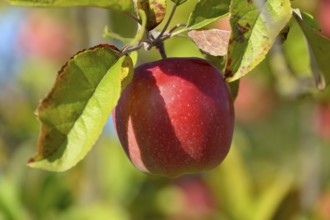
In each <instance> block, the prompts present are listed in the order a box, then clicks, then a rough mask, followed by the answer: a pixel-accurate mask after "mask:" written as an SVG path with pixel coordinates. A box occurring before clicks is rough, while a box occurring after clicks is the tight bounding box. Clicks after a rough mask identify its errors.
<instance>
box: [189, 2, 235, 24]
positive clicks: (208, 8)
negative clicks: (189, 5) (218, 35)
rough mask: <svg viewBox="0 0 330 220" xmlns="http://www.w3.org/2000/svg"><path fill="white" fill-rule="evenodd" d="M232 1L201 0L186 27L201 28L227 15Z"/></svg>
mask: <svg viewBox="0 0 330 220" xmlns="http://www.w3.org/2000/svg"><path fill="white" fill-rule="evenodd" d="M230 2H231V1H230V0H221V1H219V0H199V1H198V3H197V4H196V6H195V9H194V11H193V12H192V13H191V15H190V17H189V20H188V24H187V27H186V28H188V29H189V30H193V29H199V28H202V27H204V26H206V25H208V24H210V23H211V22H213V21H215V20H217V19H218V18H221V17H224V16H226V15H227V14H228V11H229V5H230Z"/></svg>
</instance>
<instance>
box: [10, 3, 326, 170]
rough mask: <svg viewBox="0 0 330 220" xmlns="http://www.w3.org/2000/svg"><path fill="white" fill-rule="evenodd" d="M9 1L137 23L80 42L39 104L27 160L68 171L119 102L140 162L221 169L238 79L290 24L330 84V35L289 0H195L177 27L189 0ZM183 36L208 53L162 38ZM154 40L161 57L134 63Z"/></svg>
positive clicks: (318, 82)
mask: <svg viewBox="0 0 330 220" xmlns="http://www.w3.org/2000/svg"><path fill="white" fill-rule="evenodd" d="M7 1H8V2H9V3H10V4H11V5H14V6H27V7H74V6H81V7H82V6H83V7H99V8H104V9H108V10H111V11H113V13H118V14H120V15H121V16H127V17H129V18H130V19H132V20H133V21H134V22H135V23H136V34H135V35H134V36H132V38H130V39H127V38H123V37H122V36H120V35H119V34H118V33H115V32H113V31H111V30H110V29H109V28H106V30H105V33H104V35H105V36H107V37H109V38H113V39H117V40H119V41H122V45H123V46H122V47H121V48H117V47H116V46H114V45H109V44H104V43H103V42H100V44H99V45H95V46H94V47H92V48H87V49H86V48H81V51H79V52H77V53H76V54H75V55H73V56H72V57H71V58H70V59H69V60H68V61H67V62H66V63H65V64H64V65H63V67H62V68H61V69H60V70H59V72H58V75H57V78H56V81H55V83H54V85H53V87H52V88H51V89H50V91H49V93H48V94H47V95H46V96H45V98H43V99H42V100H41V102H40V104H39V106H38V108H37V110H36V115H37V117H38V119H39V121H40V122H41V131H40V135H39V141H38V149H37V153H36V155H34V156H33V157H32V158H31V159H30V160H29V161H28V165H29V166H31V167H34V168H41V169H46V170H51V171H65V170H68V169H70V168H71V167H73V166H74V165H76V164H77V163H78V162H79V161H81V160H82V159H83V158H84V157H85V156H86V154H87V153H88V152H89V151H90V150H91V148H92V147H93V145H94V144H95V142H96V141H97V139H98V138H99V136H100V134H101V132H102V130H103V127H104V126H105V124H106V122H107V120H108V118H109V115H110V114H111V113H112V112H113V111H114V109H115V114H114V119H115V120H114V121H115V124H116V128H117V132H118V136H119V139H120V141H121V144H122V145H123V147H124V149H125V152H126V154H127V155H128V157H129V158H130V159H131V161H132V162H133V163H134V165H135V166H136V167H138V168H139V169H141V170H143V171H145V172H150V173H156V174H162V175H167V176H176V175H181V174H184V173H189V172H199V171H202V170H205V169H210V168H213V167H215V166H216V165H218V164H219V163H220V162H221V161H222V160H223V159H224V158H225V156H226V154H227V153H228V151H229V147H230V144H231V139H232V134H233V129H234V127H233V126H234V113H233V101H234V100H235V97H236V96H237V93H238V92H239V84H240V79H241V78H242V77H244V76H245V75H246V74H248V73H250V72H251V71H252V70H253V69H254V68H255V67H256V66H258V65H259V64H260V63H261V62H262V61H263V60H264V59H265V57H266V56H267V54H268V53H269V51H270V50H273V49H274V48H281V45H282V44H283V42H285V41H286V40H287V37H288V33H289V32H290V28H291V26H292V24H296V25H298V26H299V28H300V29H301V31H302V32H303V34H304V36H305V39H306V47H307V48H308V51H309V57H308V59H309V60H308V65H309V67H310V68H311V70H312V71H311V72H312V75H311V76H310V78H312V79H314V81H315V85H314V87H315V88H317V89H318V90H323V89H325V88H326V87H327V86H328V84H329V83H330V66H329V65H330V64H329V62H328V60H327V59H328V58H327V57H326V56H324V54H325V53H326V52H327V51H329V50H330V41H329V39H327V38H326V37H325V36H323V35H322V33H321V30H320V27H319V25H318V23H317V22H316V20H315V19H314V18H313V17H312V16H311V15H309V14H308V13H306V12H304V11H302V10H300V9H298V8H293V7H292V6H291V1H290V0H244V1H242V0H231V1H230V0H199V1H198V2H197V3H196V5H195V7H194V9H193V10H192V11H191V14H190V16H189V17H187V18H186V21H185V23H178V24H175V25H174V26H171V21H172V18H173V17H174V15H175V14H176V13H177V9H178V8H179V7H185V4H186V3H187V0H171V1H169V0H168V1H166V0H119V1H114V0H94V1H87V0H66V1H59V0H54V1H47V0H7ZM224 17H229V19H230V29H231V30H230V31H228V30H220V29H212V28H209V27H210V26H209V25H210V24H211V23H213V22H216V21H218V20H219V19H221V18H224ZM95 19H97V18H95ZM159 27H162V28H159ZM100 34H102V33H100ZM177 37H184V38H185V39H187V40H191V41H193V42H194V43H195V45H196V47H197V48H198V49H199V50H201V51H202V53H203V54H204V59H196V58H193V57H188V58H173V57H168V56H167V54H166V45H165V44H164V42H166V41H167V40H168V39H171V38H177ZM175 46H176V47H180V45H175ZM152 48H156V49H157V50H158V51H159V53H160V56H161V60H160V61H156V62H153V63H149V62H147V63H146V64H142V65H141V66H139V67H137V68H136V69H135V70H134V68H135V66H136V64H137V56H138V52H139V51H141V50H145V51H150V50H151V49H152ZM279 70H280V68H279ZM311 91H312V92H311V94H314V93H318V92H315V90H314V89H313V88H311ZM317 97H320V96H319V95H318V96H317ZM116 106H117V107H116Z"/></svg>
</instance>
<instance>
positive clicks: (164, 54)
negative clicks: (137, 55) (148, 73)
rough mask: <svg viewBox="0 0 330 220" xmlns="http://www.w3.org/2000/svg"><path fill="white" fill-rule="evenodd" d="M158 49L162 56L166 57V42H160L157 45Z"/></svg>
mask: <svg viewBox="0 0 330 220" xmlns="http://www.w3.org/2000/svg"><path fill="white" fill-rule="evenodd" d="M156 48H157V50H158V51H159V53H160V55H161V56H162V59H163V60H164V59H166V58H167V56H166V52H165V47H164V42H162V41H161V42H160V43H159V44H157V45H156Z"/></svg>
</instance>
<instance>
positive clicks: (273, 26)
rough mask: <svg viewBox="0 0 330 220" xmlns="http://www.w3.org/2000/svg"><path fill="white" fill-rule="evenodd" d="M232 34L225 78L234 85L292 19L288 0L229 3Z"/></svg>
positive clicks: (263, 54) (261, 57) (267, 49)
mask: <svg viewBox="0 0 330 220" xmlns="http://www.w3.org/2000/svg"><path fill="white" fill-rule="evenodd" d="M230 13H231V19H230V25H231V28H232V33H231V37H230V41H229V47H228V53H227V63H226V70H225V77H226V80H227V81H229V82H230V81H234V80H237V79H239V78H241V77H242V76H244V75H245V74H247V73H248V72H250V71H251V70H252V69H253V68H254V67H256V66H257V65H258V64H259V63H260V62H261V61H262V60H263V59H264V58H265V56H266V54H267V53H268V51H269V49H270V48H271V47H272V45H273V43H274V42H275V39H276V37H277V36H278V34H279V33H280V32H281V31H282V29H283V28H284V27H285V26H286V25H287V24H288V22H289V21H290V18H291V16H292V10H291V5H290V0H268V1H266V2H263V1H260V0H254V1H252V0H250V1H241V0H232V3H231V6H230Z"/></svg>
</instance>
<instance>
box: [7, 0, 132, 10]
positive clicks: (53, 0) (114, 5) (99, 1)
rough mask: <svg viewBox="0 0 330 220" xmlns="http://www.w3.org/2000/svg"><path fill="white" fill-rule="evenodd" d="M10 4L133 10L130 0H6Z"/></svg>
mask: <svg viewBox="0 0 330 220" xmlns="http://www.w3.org/2000/svg"><path fill="white" fill-rule="evenodd" d="M7 1H8V2H9V3H10V4H11V5H15V6H28V7H72V6H89V7H100V8H107V9H112V10H116V11H122V12H131V11H133V8H134V7H133V1H131V0H116V1H115V0H93V1H91V0H79V1H78V0H7Z"/></svg>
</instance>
